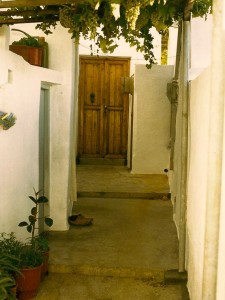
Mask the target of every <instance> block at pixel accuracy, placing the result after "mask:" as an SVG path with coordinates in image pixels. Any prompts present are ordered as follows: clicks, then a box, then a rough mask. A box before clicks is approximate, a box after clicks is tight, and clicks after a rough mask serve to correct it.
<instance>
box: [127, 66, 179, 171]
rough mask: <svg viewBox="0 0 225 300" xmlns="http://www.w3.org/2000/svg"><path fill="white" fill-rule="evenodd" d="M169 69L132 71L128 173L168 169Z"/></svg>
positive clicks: (158, 68) (156, 67)
mask: <svg viewBox="0 0 225 300" xmlns="http://www.w3.org/2000/svg"><path fill="white" fill-rule="evenodd" d="M172 76H173V66H157V65H155V66H153V67H152V69H150V70H149V69H147V68H146V67H145V66H144V65H137V66H136V69H135V94H134V120H133V128H134V129H133V147H132V153H133V155H132V173H139V174H163V173H164V169H168V167H169V153H170V150H169V148H168V146H169V141H170V101H169V99H168V98H167V96H166V89H167V83H168V82H171V80H172Z"/></svg>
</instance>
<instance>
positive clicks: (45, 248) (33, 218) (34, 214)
mask: <svg viewBox="0 0 225 300" xmlns="http://www.w3.org/2000/svg"><path fill="white" fill-rule="evenodd" d="M29 199H30V200H31V201H32V202H33V203H34V204H35V205H34V207H32V209H31V214H30V215H29V217H28V222H27V221H22V222H20V223H19V225H18V226H20V227H26V229H27V231H28V232H29V233H31V245H32V247H33V248H35V249H37V250H38V251H40V252H41V253H42V256H43V266H42V275H41V278H42V279H43V278H44V276H45V275H46V274H47V273H48V260H49V245H48V240H47V238H46V237H45V236H44V233H41V234H39V235H37V234H36V229H38V228H37V226H36V223H37V221H38V220H39V221H43V222H44V223H45V225H47V226H48V227H51V226H52V225H53V220H52V219H51V218H50V217H46V216H44V217H38V214H39V206H40V204H43V205H44V204H45V203H47V202H48V198H47V197H45V196H40V191H38V192H36V190H35V189H34V197H33V196H29Z"/></svg>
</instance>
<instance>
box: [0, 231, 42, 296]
mask: <svg viewBox="0 0 225 300" xmlns="http://www.w3.org/2000/svg"><path fill="white" fill-rule="evenodd" d="M0 254H1V256H3V255H6V256H8V258H10V263H11V265H13V266H14V268H15V269H12V271H14V273H13V274H14V278H15V282H16V286H17V296H18V299H21V300H26V299H32V298H34V297H35V296H36V295H37V290H38V288H39V285H40V279H41V266H42V261H43V256H42V254H41V252H40V251H39V250H38V249H36V248H35V247H34V245H32V244H31V243H30V244H25V243H22V242H21V241H18V240H17V239H16V237H15V234H14V233H10V234H6V233H2V234H1V235H0ZM17 270H18V271H17ZM15 271H16V273H15ZM7 282H8V283H10V282H9V280H8V281H7Z"/></svg>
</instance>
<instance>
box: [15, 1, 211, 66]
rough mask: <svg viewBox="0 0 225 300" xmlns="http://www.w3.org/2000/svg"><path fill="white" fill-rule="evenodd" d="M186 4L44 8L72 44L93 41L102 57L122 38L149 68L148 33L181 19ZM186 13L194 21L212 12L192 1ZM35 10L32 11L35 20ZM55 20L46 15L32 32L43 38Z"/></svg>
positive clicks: (97, 3) (103, 3) (125, 3)
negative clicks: (116, 10)
mask: <svg viewBox="0 0 225 300" xmlns="http://www.w3.org/2000/svg"><path fill="white" fill-rule="evenodd" d="M190 3H191V4H192V2H190ZM190 3H189V1H187V0H186V1H185V0H100V1H98V0H86V1H85V0H84V1H82V2H80V3H76V4H68V5H59V6H48V8H51V9H52V8H54V9H55V8H56V7H57V10H58V11H59V20H60V23H61V25H62V26H64V27H66V28H68V29H69V32H70V33H71V36H72V38H75V39H76V41H78V40H79V38H80V36H81V35H82V36H83V37H84V38H85V39H90V40H92V41H94V43H95V44H96V45H97V46H98V47H99V48H100V49H101V50H102V51H103V52H104V53H106V52H113V51H114V50H115V48H116V47H118V44H117V41H118V40H119V39H120V38H121V37H124V38H125V40H126V41H127V42H128V43H129V44H130V46H135V47H136V49H137V51H140V52H143V54H144V58H145V59H146V61H147V67H151V65H152V64H153V63H155V58H154V54H153V52H152V49H153V44H152V41H153V37H152V35H151V29H152V28H153V27H154V28H156V30H157V31H158V32H159V33H160V34H163V33H164V32H165V31H166V30H167V29H168V28H169V27H170V26H172V25H173V24H175V23H177V22H179V21H180V20H182V19H183V18H184V14H185V9H186V7H187V5H188V4H190ZM115 5H117V6H119V14H118V15H117V16H115V13H114V7H115ZM46 7H47V6H46ZM22 9H23V8H19V10H22ZM43 9H45V7H42V8H40V7H39V10H43ZM188 9H189V10H190V9H191V11H192V12H193V16H195V17H196V16H200V17H203V16H205V17H206V16H207V14H208V13H211V11H212V0H195V1H194V3H193V5H191V8H188ZM39 10H36V11H35V12H36V14H37V16H38V11H39ZM26 17H27V15H26ZM53 17H54V18H53ZM55 17H56V15H55V14H53V15H48V18H47V17H46V19H45V18H44V19H43V22H41V23H39V24H38V25H37V26H36V28H39V29H42V30H43V31H44V32H45V33H46V34H49V33H51V32H52V28H53V29H54V28H55V26H56V19H55ZM51 18H53V19H52V21H51Z"/></svg>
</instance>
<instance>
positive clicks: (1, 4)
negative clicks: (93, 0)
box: [0, 0, 85, 8]
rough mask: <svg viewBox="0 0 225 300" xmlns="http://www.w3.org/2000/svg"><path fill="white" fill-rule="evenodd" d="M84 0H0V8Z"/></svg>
mask: <svg viewBox="0 0 225 300" xmlns="http://www.w3.org/2000/svg"><path fill="white" fill-rule="evenodd" d="M82 2H85V1H84V0H33V1H31V0H11V1H4V0H3V1H0V8H12V7H35V6H50V5H63V4H76V3H82Z"/></svg>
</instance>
